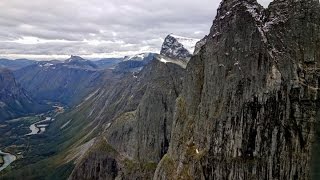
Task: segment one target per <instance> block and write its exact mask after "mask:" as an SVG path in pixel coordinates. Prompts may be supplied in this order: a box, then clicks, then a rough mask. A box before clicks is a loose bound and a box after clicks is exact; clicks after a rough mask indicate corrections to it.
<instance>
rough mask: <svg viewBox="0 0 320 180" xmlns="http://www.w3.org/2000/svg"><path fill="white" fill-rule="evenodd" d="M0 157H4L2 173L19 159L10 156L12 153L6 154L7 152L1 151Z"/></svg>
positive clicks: (1, 167)
mask: <svg viewBox="0 0 320 180" xmlns="http://www.w3.org/2000/svg"><path fill="white" fill-rule="evenodd" d="M0 156H2V157H3V161H4V163H3V165H2V166H0V171H2V170H4V169H5V168H6V167H8V166H9V165H10V164H11V163H12V162H13V161H15V160H17V157H16V156H14V155H12V154H10V153H5V152H2V151H1V150H0Z"/></svg>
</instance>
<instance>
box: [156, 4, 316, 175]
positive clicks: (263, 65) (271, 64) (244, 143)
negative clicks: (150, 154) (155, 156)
mask: <svg viewBox="0 0 320 180" xmlns="http://www.w3.org/2000/svg"><path fill="white" fill-rule="evenodd" d="M319 12H320V6H319V1H309V0H299V1H294V0H281V1H280V0H275V1H274V2H273V3H271V5H270V7H269V9H266V10H264V9H263V7H262V6H260V5H259V4H258V3H257V2H256V1H255V0H241V1H236V0H225V1H223V2H222V4H221V5H220V8H219V10H218V14H217V17H216V19H215V21H214V23H213V26H212V28H211V32H210V34H209V35H208V38H207V42H206V43H205V45H204V46H203V47H202V48H201V50H200V52H199V53H198V54H197V55H195V56H194V57H193V58H192V59H191V61H190V62H189V64H188V67H187V76H186V78H185V81H184V83H183V84H184V87H183V90H182V93H181V96H180V97H179V98H178V101H177V110H176V112H177V113H176V114H175V120H174V123H173V130H172V137H171V139H172V140H171V142H170V147H169V153H168V154H167V155H165V157H164V158H163V159H162V160H161V162H160V164H159V165H158V167H157V171H156V173H155V176H154V179H310V178H311V168H310V164H311V159H312V157H313V156H312V147H313V145H314V144H313V142H314V141H315V140H316V139H315V138H316V137H315V130H316V129H315V128H316V124H315V122H316V120H317V116H316V115H317V114H318V113H319V111H318V109H319V99H318V88H319V85H318V79H319V71H318V70H319V62H320V54H319V53H320V44H319V42H320V32H319V27H320V14H319Z"/></svg>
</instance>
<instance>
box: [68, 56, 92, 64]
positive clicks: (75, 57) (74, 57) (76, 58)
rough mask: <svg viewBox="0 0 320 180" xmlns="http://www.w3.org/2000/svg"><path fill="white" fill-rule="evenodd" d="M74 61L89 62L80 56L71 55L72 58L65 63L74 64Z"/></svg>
mask: <svg viewBox="0 0 320 180" xmlns="http://www.w3.org/2000/svg"><path fill="white" fill-rule="evenodd" d="M73 61H87V60H85V59H83V58H82V57H80V56H74V55H71V56H70V58H69V59H67V60H66V61H65V62H66V63H68V62H73Z"/></svg>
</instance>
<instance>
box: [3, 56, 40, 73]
mask: <svg viewBox="0 0 320 180" xmlns="http://www.w3.org/2000/svg"><path fill="white" fill-rule="evenodd" d="M35 63H36V61H33V60H28V59H16V60H9V59H0V68H6V69H10V70H12V71H14V70H17V69H21V68H23V67H26V66H30V65H32V64H35Z"/></svg>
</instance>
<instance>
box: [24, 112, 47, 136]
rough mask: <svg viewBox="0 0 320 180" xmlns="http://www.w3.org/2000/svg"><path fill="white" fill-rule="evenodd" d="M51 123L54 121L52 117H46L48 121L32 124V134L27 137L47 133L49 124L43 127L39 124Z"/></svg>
mask: <svg viewBox="0 0 320 180" xmlns="http://www.w3.org/2000/svg"><path fill="white" fill-rule="evenodd" d="M50 121H53V119H52V118H51V117H46V119H45V120H43V121H39V122H36V123H34V124H31V126H30V127H29V129H30V130H31V132H30V133H29V134H26V136H30V135H35V134H41V133H44V132H45V131H46V127H47V126H49V124H42V125H39V124H41V123H49V122H50Z"/></svg>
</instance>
